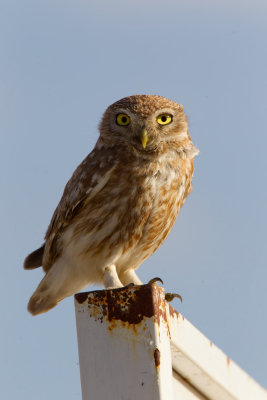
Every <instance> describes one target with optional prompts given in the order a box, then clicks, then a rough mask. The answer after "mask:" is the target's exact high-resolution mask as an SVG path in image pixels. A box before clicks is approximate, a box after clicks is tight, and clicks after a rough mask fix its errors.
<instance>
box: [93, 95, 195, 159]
mask: <svg viewBox="0 0 267 400" xmlns="http://www.w3.org/2000/svg"><path fill="white" fill-rule="evenodd" d="M187 128H188V124H187V118H186V115H185V113H184V111H183V106H181V105H179V104H177V103H175V102H173V101H171V100H169V99H166V98H165V97H161V96H153V95H134V96H129V97H125V98H123V99H121V100H119V101H117V102H116V103H113V104H112V105H110V106H109V107H108V108H107V110H106V111H105V113H104V115H103V118H102V121H101V123H100V137H101V139H102V140H103V141H104V142H105V143H108V144H111V145H112V144H113V145H114V144H118V143H124V144H129V145H131V146H133V147H135V148H136V149H138V150H139V151H142V152H147V151H153V149H157V148H158V147H159V146H160V144H165V143H166V144H167V143H171V142H179V141H180V142H183V141H184V140H186V139H187V138H189V135H188V132H187Z"/></svg>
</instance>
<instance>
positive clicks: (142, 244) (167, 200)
mask: <svg viewBox="0 0 267 400" xmlns="http://www.w3.org/2000/svg"><path fill="white" fill-rule="evenodd" d="M192 175H193V164H192V163H191V162H190V160H184V161H183V162H180V163H178V164H175V166H172V165H167V166H165V167H163V168H162V169H161V170H160V171H159V173H158V174H156V175H155V176H154V178H153V181H152V182H151V184H152V187H153V204H152V207H151V210H150V214H149V217H148V218H147V221H146V223H145V224H144V225H143V228H142V235H141V238H140V240H139V242H138V244H137V246H136V248H135V249H134V252H133V257H134V258H135V259H136V262H137V263H138V262H140V263H141V262H142V261H144V260H145V259H146V258H147V257H149V256H150V255H151V254H152V253H154V252H155V251H156V250H157V248H158V247H159V246H160V245H161V244H162V243H163V242H164V240H165V239H166V237H167V235H168V234H169V232H170V230H171V228H172V227H173V224H174V222H175V220H176V218H177V216H178V213H179V210H180V208H181V207H182V205H183V203H184V201H185V199H186V197H187V195H188V194H189V193H190V191H191V182H192ZM138 258H139V259H138ZM137 259H138V260H137Z"/></svg>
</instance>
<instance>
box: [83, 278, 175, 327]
mask: <svg viewBox="0 0 267 400" xmlns="http://www.w3.org/2000/svg"><path fill="white" fill-rule="evenodd" d="M164 293H165V292H164V289H163V288H162V287H158V286H157V285H141V286H130V287H126V288H119V289H113V290H96V291H93V292H87V293H78V294H76V295H75V300H76V301H77V302H78V303H79V304H83V306H85V305H87V306H88V312H89V313H90V314H91V316H93V315H92V314H94V316H95V317H97V316H98V315H101V318H103V317H104V318H106V320H107V321H110V322H111V321H115V320H119V321H122V322H127V323H128V324H134V325H137V324H139V323H140V322H141V321H143V319H144V317H146V318H151V317H154V320H155V322H156V323H158V324H159V323H160V321H161V318H162V319H163V320H164V321H166V322H167V314H166V308H165V297H164Z"/></svg>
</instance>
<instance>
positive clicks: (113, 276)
mask: <svg viewBox="0 0 267 400" xmlns="http://www.w3.org/2000/svg"><path fill="white" fill-rule="evenodd" d="M103 281H104V286H105V288H106V289H114V288H119V287H123V284H122V283H121V281H120V280H119V277H118V274H117V270H116V265H115V264H112V265H109V266H108V267H106V268H105V269H104V273H103Z"/></svg>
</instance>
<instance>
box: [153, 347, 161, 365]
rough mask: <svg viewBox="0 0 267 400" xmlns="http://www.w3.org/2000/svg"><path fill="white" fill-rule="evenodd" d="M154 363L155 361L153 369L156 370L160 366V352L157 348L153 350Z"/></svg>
mask: <svg viewBox="0 0 267 400" xmlns="http://www.w3.org/2000/svg"><path fill="white" fill-rule="evenodd" d="M154 361H155V367H156V368H158V367H159V365H160V351H159V349H158V348H155V350H154Z"/></svg>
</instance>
